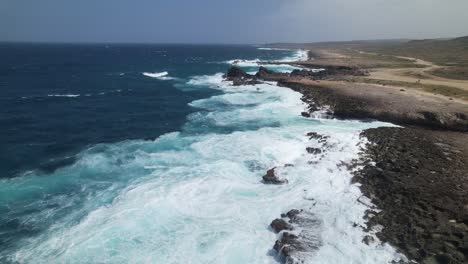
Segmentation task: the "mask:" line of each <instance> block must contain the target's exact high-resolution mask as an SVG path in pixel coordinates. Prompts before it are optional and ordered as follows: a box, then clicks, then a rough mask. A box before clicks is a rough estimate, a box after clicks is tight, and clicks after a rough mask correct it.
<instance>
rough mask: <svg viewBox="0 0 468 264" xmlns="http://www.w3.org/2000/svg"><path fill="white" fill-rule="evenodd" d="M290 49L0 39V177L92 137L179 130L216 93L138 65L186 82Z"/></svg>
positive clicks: (43, 164) (61, 157) (69, 152)
mask: <svg viewBox="0 0 468 264" xmlns="http://www.w3.org/2000/svg"><path fill="white" fill-rule="evenodd" d="M287 53H288V52H287V51H265V50H258V49H255V48H252V47H249V46H187V45H170V46H168V45H58V44H57V45H53V44H49V45H45V44H2V45H0V58H1V60H0V107H1V109H0V110H1V112H0V146H1V147H0V160H1V163H0V178H8V177H15V176H17V175H18V174H21V173H23V172H24V171H26V170H32V169H41V170H43V171H44V172H45V173H47V172H51V171H53V170H55V169H56V168H57V167H59V166H62V165H66V164H69V163H72V162H73V160H74V159H73V156H74V154H76V153H77V152H78V151H80V150H82V149H84V148H86V147H87V146H90V145H93V144H97V143H109V142H118V141H122V140H126V139H154V138H156V137H158V136H160V135H162V134H164V133H167V132H171V131H177V130H179V128H180V127H181V125H182V124H183V123H184V121H185V118H186V116H187V115H188V114H189V113H190V112H192V111H193V109H192V108H190V107H189V106H188V103H189V102H191V101H193V100H195V99H200V98H204V97H207V96H209V95H212V94H214V93H216V92H217V91H214V90H209V89H192V90H190V89H186V90H185V91H184V90H181V89H177V88H175V85H177V83H178V82H173V81H164V80H163V81H161V80H157V79H153V78H148V77H146V76H144V75H142V73H143V72H164V71H168V72H169V74H170V75H171V77H176V78H180V79H181V80H182V81H183V80H184V79H187V78H189V77H190V76H196V75H205V74H214V73H217V72H225V71H226V70H227V68H228V67H229V65H227V64H223V63H219V62H222V61H227V60H231V59H233V58H239V59H249V58H259V59H264V60H273V59H278V58H282V57H284V56H286V55H287ZM217 62H218V63H217ZM67 96H69V97H67ZM73 96H76V97H73Z"/></svg>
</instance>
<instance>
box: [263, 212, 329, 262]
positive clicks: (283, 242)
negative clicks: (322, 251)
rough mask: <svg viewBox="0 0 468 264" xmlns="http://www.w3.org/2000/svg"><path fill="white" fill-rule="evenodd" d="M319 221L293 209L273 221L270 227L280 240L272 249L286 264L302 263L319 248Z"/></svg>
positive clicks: (307, 213) (312, 216) (310, 214)
mask: <svg viewBox="0 0 468 264" xmlns="http://www.w3.org/2000/svg"><path fill="white" fill-rule="evenodd" d="M320 224H321V223H320V221H319V220H318V219H317V218H316V217H315V216H314V215H313V214H312V213H310V212H306V211H303V210H296V209H293V210H291V211H289V212H288V213H286V214H282V215H281V218H279V219H275V220H274V221H273V222H272V223H271V227H272V228H273V230H274V231H275V232H277V233H278V232H280V239H278V240H277V241H276V242H275V245H274V246H273V249H275V250H276V251H277V252H279V253H280V254H281V255H282V256H283V257H284V260H285V263H287V264H293V263H304V260H305V259H307V256H310V254H311V253H313V252H314V251H316V250H317V249H318V248H319V247H320V246H321V241H320V239H319V234H320V232H319V228H320Z"/></svg>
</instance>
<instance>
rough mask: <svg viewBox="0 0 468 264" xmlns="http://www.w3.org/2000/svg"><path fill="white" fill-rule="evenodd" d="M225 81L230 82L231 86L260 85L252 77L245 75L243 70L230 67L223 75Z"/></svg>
mask: <svg viewBox="0 0 468 264" xmlns="http://www.w3.org/2000/svg"><path fill="white" fill-rule="evenodd" d="M223 78H225V79H226V80H227V81H232V85H234V86H240V85H255V84H259V83H261V82H260V81H258V80H257V79H256V77H255V76H254V75H250V74H248V73H246V72H245V71H244V70H242V69H241V68H239V67H237V66H233V67H231V68H230V69H229V70H228V72H227V73H226V74H225V75H223Z"/></svg>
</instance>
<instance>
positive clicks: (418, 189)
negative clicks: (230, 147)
mask: <svg viewBox="0 0 468 264" xmlns="http://www.w3.org/2000/svg"><path fill="white" fill-rule="evenodd" d="M314 67H317V68H323V69H325V70H323V71H311V70H308V69H304V70H295V71H293V72H292V73H290V74H286V73H276V72H273V71H270V70H268V69H267V68H265V67H260V70H259V71H258V72H257V74H255V75H249V74H247V73H245V72H244V71H243V70H242V69H240V68H237V67H232V68H231V69H230V70H229V71H228V73H227V74H226V75H225V78H226V80H228V81H232V82H233V85H254V84H257V83H260V82H262V81H276V82H278V85H280V86H284V87H287V88H290V89H293V90H295V91H298V92H300V93H302V95H303V98H302V100H303V101H304V102H306V103H307V104H308V111H307V112H303V113H300V114H301V115H302V116H304V117H310V116H311V115H313V114H314V112H316V111H318V110H321V109H328V114H329V115H330V116H333V117H335V118H341V119H349V118H351V119H373V120H381V121H387V122H392V123H395V124H398V125H405V126H408V127H406V128H398V127H388V128H377V129H369V130H365V131H363V132H362V134H361V137H362V138H363V139H367V141H368V144H367V147H366V148H364V149H363V150H362V153H361V155H360V159H359V160H355V161H354V162H353V163H352V164H347V166H348V167H349V168H353V167H357V166H359V167H360V168H362V169H360V170H357V171H355V172H354V178H353V182H355V183H358V184H360V186H361V191H362V192H363V194H364V195H365V196H367V197H368V198H370V199H371V201H372V202H373V204H375V205H376V206H377V207H378V209H379V210H372V209H370V210H369V211H368V214H367V215H366V216H365V217H366V219H367V221H368V224H367V227H361V228H363V229H364V230H366V231H369V230H371V229H373V227H375V226H383V229H382V230H381V231H380V232H379V233H377V237H378V238H379V239H380V241H381V242H385V243H390V244H391V245H392V246H394V247H395V248H397V249H398V250H399V251H400V252H401V253H402V254H404V255H405V256H406V257H407V258H408V260H409V261H410V262H418V263H427V264H429V263H467V261H468V133H466V132H468V118H467V116H468V109H466V108H465V106H466V105H455V106H450V107H449V106H448V104H444V103H443V102H442V103H441V102H440V101H437V100H438V99H437V98H436V99H437V100H436V99H434V100H432V101H429V102H428V101H427V98H424V99H425V100H422V101H418V100H415V99H414V98H412V97H411V96H412V95H411V94H406V93H405V92H406V91H404V89H398V90H395V89H392V88H388V87H386V88H385V89H384V88H382V89H381V90H379V91H376V90H375V87H372V88H369V87H367V86H363V85H360V86H356V85H355V84H353V83H352V82H350V81H349V78H350V77H352V76H365V75H366V74H368V73H367V71H365V70H361V69H359V68H355V67H346V66H326V65H323V66H322V65H315V66H314ZM350 86H351V87H352V88H355V89H344V88H343V87H350ZM372 89H373V90H372ZM356 91H359V92H357V93H356ZM391 101H395V102H400V104H401V105H400V107H395V105H392V104H390V106H389V102H391ZM397 106H398V105H397ZM465 110H467V111H465ZM309 136H311V137H315V138H317V139H319V140H322V141H324V142H325V141H326V138H323V137H322V136H321V135H318V134H316V133H310V135H309ZM307 151H308V152H309V153H312V154H314V153H315V154H318V153H319V152H320V151H322V150H321V149H310V150H309V149H308V150H307ZM263 182H264V183H265V184H287V183H288V182H287V180H286V179H281V178H280V177H279V176H277V175H276V174H275V168H271V169H270V170H268V171H267V172H266V174H265V176H264V177H263ZM319 225H320V223H319V222H318V221H317V220H316V219H315V218H314V217H313V215H310V214H309V213H308V212H304V211H301V210H296V209H293V210H291V211H290V212H288V213H286V214H284V215H281V218H278V219H275V220H274V221H273V222H272V223H271V228H272V230H273V231H274V232H277V233H280V236H279V237H280V238H279V239H278V241H276V243H275V244H274V249H275V250H277V251H278V252H280V253H281V255H282V256H283V259H284V262H285V263H301V255H302V254H303V253H304V252H306V251H309V252H310V251H313V250H315V249H317V248H318V247H319V246H320V244H319V241H318V240H317V238H316V237H315V236H314V230H316V228H317V227H318V226H319ZM358 228H359V227H358ZM295 229H298V230H302V231H301V232H300V233H297V232H296V233H294V232H293V233H291V230H295ZM370 238H371V237H370ZM370 242H372V241H371V239H367V240H366V239H364V241H363V243H370Z"/></svg>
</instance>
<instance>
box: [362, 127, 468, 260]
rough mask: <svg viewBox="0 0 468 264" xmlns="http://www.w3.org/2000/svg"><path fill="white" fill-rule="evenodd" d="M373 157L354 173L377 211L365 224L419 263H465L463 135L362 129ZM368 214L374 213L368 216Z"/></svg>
mask: <svg viewBox="0 0 468 264" xmlns="http://www.w3.org/2000/svg"><path fill="white" fill-rule="evenodd" d="M362 136H363V137H366V138H367V139H368V140H369V141H370V144H368V146H367V149H366V150H365V152H364V153H363V157H366V158H368V159H370V160H372V161H374V162H375V165H374V164H373V163H367V164H366V165H365V166H364V168H363V169H362V170H360V171H358V172H356V173H355V177H354V181H357V182H359V183H361V185H362V187H361V190H362V192H363V193H364V194H365V195H366V196H367V197H369V198H371V199H372V202H373V203H374V204H375V205H377V206H378V208H379V209H381V210H382V211H381V212H379V213H377V212H372V214H370V215H369V217H370V218H369V222H368V229H371V228H372V227H373V226H375V225H381V226H383V227H384V228H383V230H382V231H381V232H380V233H378V234H377V236H378V237H379V239H380V240H381V241H384V242H389V243H390V244H392V245H393V246H395V247H397V248H398V249H400V250H401V251H402V252H403V253H404V254H405V255H406V256H407V257H408V258H409V259H412V260H415V261H418V262H420V263H467V262H468V168H467V167H468V166H467V164H468V163H467V162H468V160H467V158H466V157H467V155H466V151H467V149H468V136H467V135H466V134H462V133H457V132H440V131H430V130H423V129H413V128H394V127H393V128H376V129H369V130H366V131H364V132H363V133H362ZM372 215H374V216H372Z"/></svg>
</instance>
